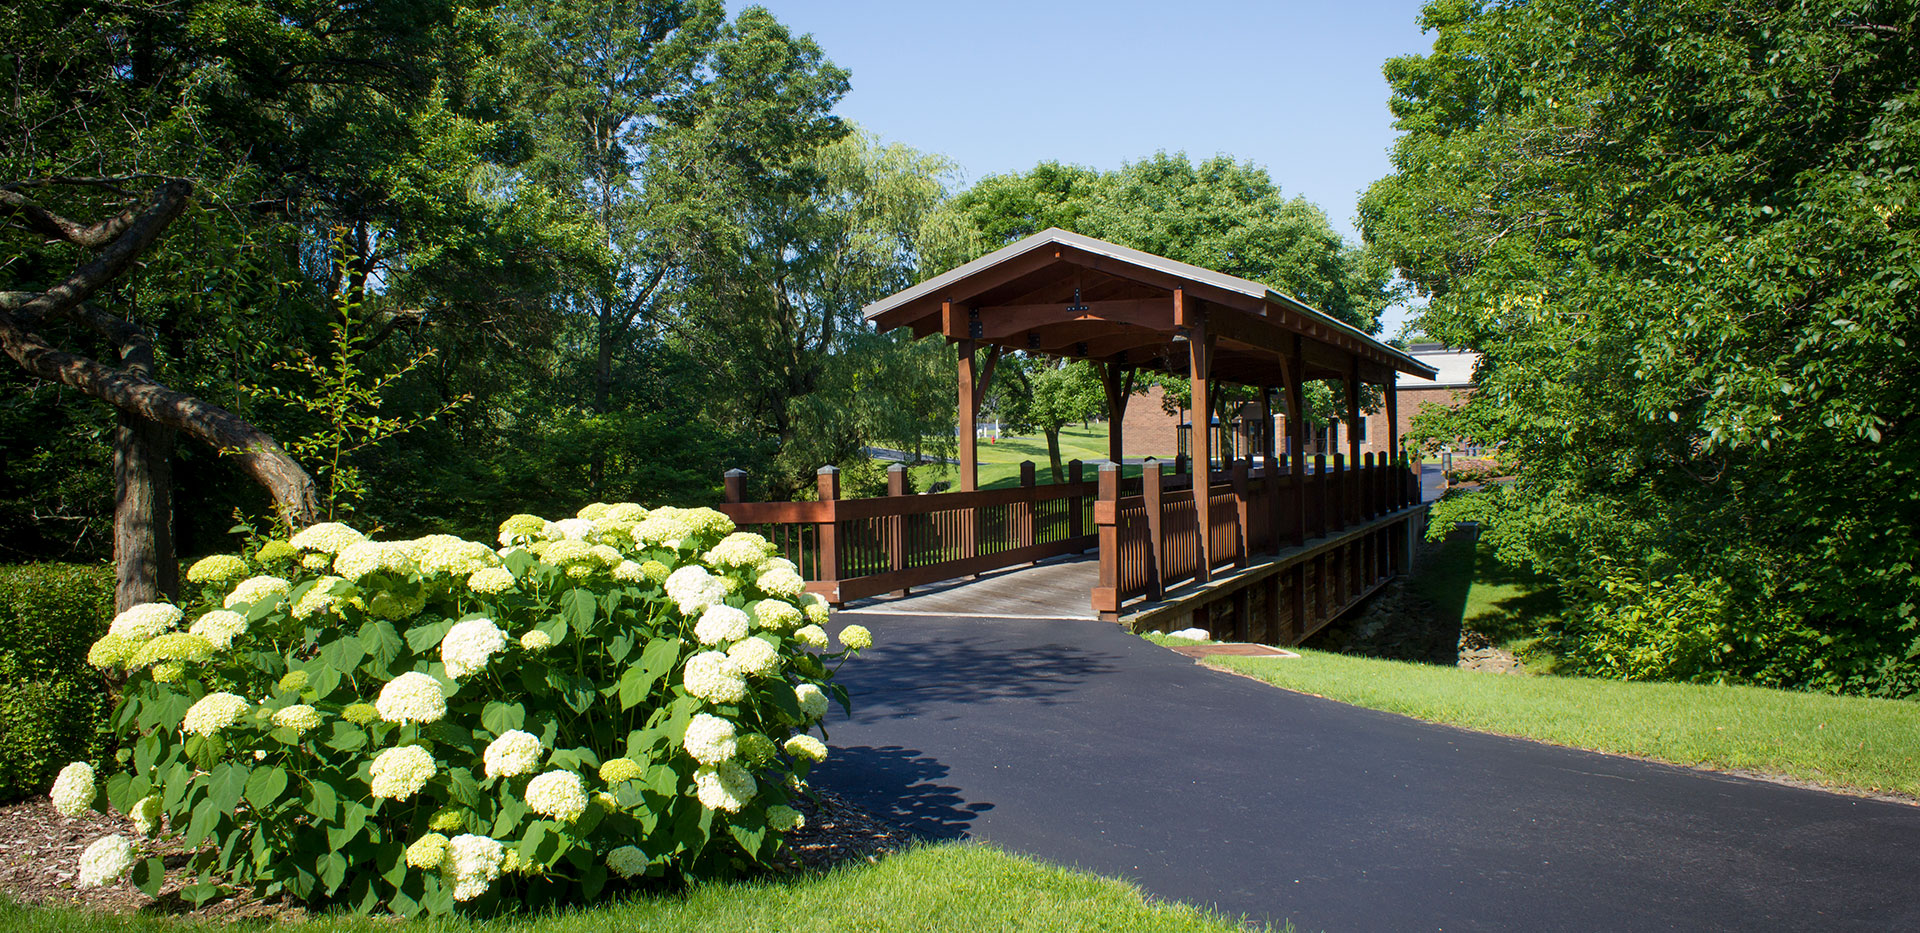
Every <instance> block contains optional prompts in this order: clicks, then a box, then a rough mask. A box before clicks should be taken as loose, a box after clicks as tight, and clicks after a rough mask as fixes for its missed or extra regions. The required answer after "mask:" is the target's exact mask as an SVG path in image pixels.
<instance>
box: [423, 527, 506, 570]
mask: <svg viewBox="0 0 1920 933" xmlns="http://www.w3.org/2000/svg"><path fill="white" fill-rule="evenodd" d="M413 544H414V547H415V551H416V553H415V555H414V562H415V563H416V564H418V565H419V567H420V572H421V573H444V574H449V575H452V576H469V575H471V574H475V573H479V572H480V571H482V570H488V569H492V568H497V567H499V566H500V557H499V555H497V554H495V553H493V548H490V547H488V546H486V545H485V544H482V543H480V542H478V541H468V540H466V539H465V538H460V537H456V536H454V535H427V536H425V537H422V538H416V539H414V541H413Z"/></svg>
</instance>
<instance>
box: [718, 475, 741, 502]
mask: <svg viewBox="0 0 1920 933" xmlns="http://www.w3.org/2000/svg"><path fill="white" fill-rule="evenodd" d="M721 478H722V479H723V480H724V481H725V483H726V487H727V501H728V502H745V501H746V496H747V471H745V470H737V469H736V470H728V471H727V472H726V473H724V474H722V475H721Z"/></svg>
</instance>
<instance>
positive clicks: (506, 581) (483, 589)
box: [467, 567, 514, 596]
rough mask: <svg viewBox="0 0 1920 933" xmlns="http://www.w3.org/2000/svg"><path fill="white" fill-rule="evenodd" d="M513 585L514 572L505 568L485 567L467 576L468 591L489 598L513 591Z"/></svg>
mask: <svg viewBox="0 0 1920 933" xmlns="http://www.w3.org/2000/svg"><path fill="white" fill-rule="evenodd" d="M513 583H514V580H513V571H511V570H508V569H507V568H505V567H485V568H482V569H480V570H476V571H474V572H473V573H471V574H469V575H468V576H467V589H470V590H472V591H474V592H475V593H486V594H487V595H489V596H493V595H498V594H500V593H504V592H506V591H507V590H509V589H512V588H513Z"/></svg>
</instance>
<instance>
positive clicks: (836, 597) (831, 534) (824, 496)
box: [814, 466, 842, 606]
mask: <svg viewBox="0 0 1920 933" xmlns="http://www.w3.org/2000/svg"><path fill="white" fill-rule="evenodd" d="M818 480H819V492H820V501H821V502H833V501H836V500H838V499H839V498H840V468H839V467H831V466H823V467H821V468H820V474H819V478H818ZM814 534H815V540H816V542H817V543H818V547H819V550H820V579H821V580H822V581H823V582H826V583H831V584H832V585H833V590H832V591H831V592H830V593H829V594H828V596H827V602H829V603H832V604H833V605H835V606H840V605H842V603H841V601H840V523H839V521H838V520H837V519H836V518H835V516H834V513H832V512H828V513H827V520H826V521H824V522H821V523H819V524H818V525H816V526H815V532H814Z"/></svg>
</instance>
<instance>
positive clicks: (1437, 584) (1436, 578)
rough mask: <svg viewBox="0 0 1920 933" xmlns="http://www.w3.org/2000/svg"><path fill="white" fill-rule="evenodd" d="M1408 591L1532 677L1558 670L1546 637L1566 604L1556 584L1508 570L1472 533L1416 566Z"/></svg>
mask: <svg viewBox="0 0 1920 933" xmlns="http://www.w3.org/2000/svg"><path fill="white" fill-rule="evenodd" d="M1407 586H1409V587H1410V588H1412V590H1413V591H1414V592H1415V593H1417V594H1419V595H1420V596H1421V597H1422V598H1424V599H1425V600H1426V601H1427V602H1429V603H1431V604H1432V605H1433V607H1434V609H1435V611H1436V612H1438V613H1440V615H1441V618H1442V619H1443V620H1444V621H1447V622H1454V623H1458V624H1459V626H1460V627H1462V628H1468V629H1472V630H1474V631H1476V632H1479V633H1480V634H1482V635H1485V636H1487V638H1488V639H1489V640H1490V641H1492V642H1493V643H1494V644H1496V645H1499V646H1500V647H1502V648H1505V649H1507V650H1509V651H1512V652H1513V653H1514V654H1515V655H1517V656H1519V658H1520V660H1521V661H1522V662H1523V663H1525V664H1526V666H1527V670H1528V672H1529V673H1534V674H1548V673H1552V672H1553V669H1554V667H1555V660H1556V659H1555V657H1554V655H1553V652H1552V649H1551V647H1550V644H1549V641H1548V640H1547V639H1545V638H1543V637H1542V635H1543V633H1545V632H1546V631H1547V630H1548V628H1549V627H1550V626H1551V625H1552V623H1553V622H1554V621H1556V617H1557V616H1558V614H1559V612H1560V609H1561V605H1560V596H1559V593H1558V591H1557V590H1556V589H1555V587H1554V585H1553V581H1551V580H1550V579H1548V578H1546V577H1544V576H1541V575H1539V574H1535V573H1533V572H1531V571H1528V570H1524V569H1518V570H1517V569H1514V568H1511V567H1507V566H1504V565H1502V564H1501V563H1500V562H1499V561H1498V560H1496V559H1495V558H1494V555H1493V549H1492V548H1491V547H1487V546H1485V545H1484V544H1480V543H1479V542H1478V541H1476V540H1475V537H1474V535H1473V534H1472V533H1471V532H1466V531H1457V532H1454V533H1453V534H1451V535H1449V536H1448V538H1447V540H1446V541H1445V542H1444V543H1443V544H1441V546H1440V547H1439V548H1438V549H1437V550H1436V551H1434V552H1433V553H1432V555H1431V556H1429V557H1427V558H1425V559H1424V560H1423V561H1422V562H1421V563H1420V564H1418V565H1416V566H1415V567H1414V571H1413V575H1412V576H1411V577H1410V578H1408V580H1407Z"/></svg>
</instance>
